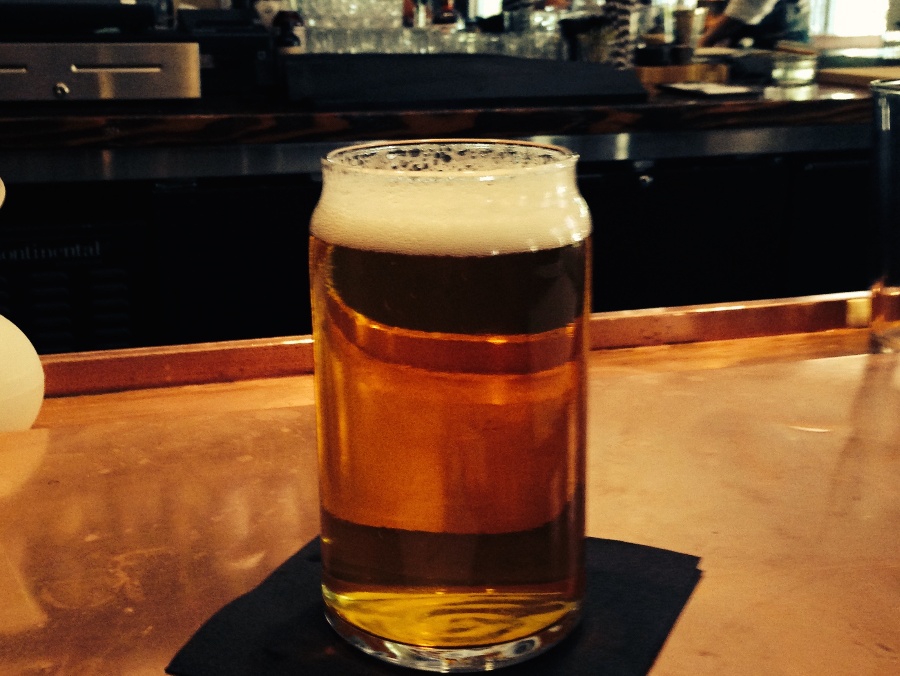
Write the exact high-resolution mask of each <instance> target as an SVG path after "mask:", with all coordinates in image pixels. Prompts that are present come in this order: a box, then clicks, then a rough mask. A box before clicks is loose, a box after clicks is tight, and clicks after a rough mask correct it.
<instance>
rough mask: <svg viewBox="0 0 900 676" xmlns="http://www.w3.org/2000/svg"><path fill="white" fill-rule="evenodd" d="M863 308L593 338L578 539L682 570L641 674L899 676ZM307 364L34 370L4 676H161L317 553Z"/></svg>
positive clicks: (887, 403)
mask: <svg viewBox="0 0 900 676" xmlns="http://www.w3.org/2000/svg"><path fill="white" fill-rule="evenodd" d="M866 303H867V297H866V295H865V294H843V295H838V296H827V297H816V298H806V299H793V300H785V301H772V302H756V303H748V304H731V305H727V306H725V305H723V306H699V307H691V308H675V309H668V310H665V309H660V310H651V311H637V312H626V313H615V314H610V315H595V316H594V317H593V322H592V343H593V347H594V348H595V349H593V350H592V352H591V356H590V373H589V377H590V382H589V388H590V415H591V417H590V429H589V486H588V522H587V523H588V532H589V534H590V535H593V536H598V537H604V538H612V539H620V540H626V541H630V542H635V543H641V544H647V545H652V546H655V547H662V548H666V549H671V550H675V551H680V552H685V553H689V554H693V555H696V556H699V557H701V562H700V567H701V568H702V570H703V571H704V576H703V579H702V580H701V582H700V583H699V585H698V586H697V588H696V589H695V591H694V593H693V595H692V597H691V598H690V600H689V602H688V604H687V605H686V607H685V608H684V610H683V612H682V614H681V616H680V619H679V621H678V623H677V624H676V626H675V627H674V629H673V631H672V632H671V634H670V635H669V638H668V640H667V642H666V644H665V646H664V647H663V649H662V652H661V653H660V655H659V658H658V659H657V661H656V663H655V665H654V667H653V669H652V672H651V673H652V674H653V675H654V676H657V675H675V674H692V675H694V674H716V675H719V674H748V675H750V674H752V675H754V676H756V675H758V674H767V675H779V674H785V675H787V674H816V675H817V676H824V675H829V674H835V675H841V676H843V675H846V674H854V675H858V676H863V675H865V676H875V675H883V676H888V675H893V674H897V673H900V491H898V486H900V415H898V410H900V359H898V357H896V356H891V355H870V354H868V353H867V345H868V343H867V330H866V328H865V323H866V321H867V320H866V317H865V313H866ZM310 352H311V349H310V341H309V339H308V338H305V337H297V338H290V339H284V340H272V341H246V342H241V343H229V344H208V345H194V346H190V347H183V348H177V347H173V348H167V349H137V350H126V351H119V352H108V353H83V354H69V355H55V356H51V357H46V358H45V359H44V362H45V370H46V373H47V379H48V393H49V396H48V398H47V399H46V401H45V403H44V407H43V409H42V411H41V414H40V417H39V418H38V421H37V423H36V425H35V426H34V428H33V429H31V430H29V431H26V432H15V433H4V434H0V675H2V676H21V675H23V674H75V675H78V676H89V675H95V674H97V675H99V674H103V675H110V674H117V675H118V674H122V675H126V674H127V675H133V676H138V675H140V676H143V675H149V674H161V673H162V671H163V668H164V666H165V665H166V664H167V662H168V660H169V659H170V658H171V656H172V655H173V654H174V652H175V651H176V650H177V649H178V648H179V647H180V646H181V645H182V644H183V643H184V642H185V641H186V640H187V639H188V637H190V636H191V635H192V634H193V632H195V631H196V630H197V629H198V628H199V627H200V625H201V624H202V623H203V622H204V621H205V620H206V619H207V618H208V617H209V616H210V615H211V614H212V613H213V612H214V611H216V610H217V609H218V608H220V607H221V606H222V605H224V604H225V603H227V602H228V601H230V600H231V599H233V598H234V597H236V596H237V595H239V594H241V593H243V592H245V591H247V590H249V589H250V588H251V587H253V586H254V585H256V584H257V583H259V582H260V581H261V580H263V579H264V578H265V577H266V576H267V575H268V574H269V573H270V572H271V571H272V570H273V569H274V568H275V567H276V566H277V565H279V564H280V563H281V562H282V561H284V560H285V559H286V558H287V557H289V556H290V555H291V554H292V553H293V552H295V551H296V550H297V549H298V548H299V547H300V546H301V545H303V544H304V543H305V542H306V541H308V540H309V539H310V538H312V537H314V536H315V535H316V533H317V532H318V513H317V493H316V465H315V444H314V442H315V426H314V408H313V388H312V376H311V375H310V373H309V371H310V362H311V359H310Z"/></svg>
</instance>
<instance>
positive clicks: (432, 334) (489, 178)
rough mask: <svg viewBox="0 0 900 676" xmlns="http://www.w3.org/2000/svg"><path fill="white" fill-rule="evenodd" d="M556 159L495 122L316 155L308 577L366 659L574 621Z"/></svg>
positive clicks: (549, 630)
mask: <svg viewBox="0 0 900 676" xmlns="http://www.w3.org/2000/svg"><path fill="white" fill-rule="evenodd" d="M576 161H577V155H575V154H574V153H572V152H570V151H569V150H566V149H564V148H560V147H556V146H549V145H539V144H533V143H526V142H518V141H503V140H423V141H410V142H398V143H386V144H366V145H358V146H353V147H349V148H343V149H340V150H336V151H334V152H332V153H330V154H329V155H328V156H327V157H326V158H325V159H324V160H323V164H322V169H323V186H322V195H321V198H320V200H319V202H318V204H317V206H316V209H315V212H314V213H313V217H312V222H311V226H310V231H311V238H310V278H311V287H312V303H313V337H314V342H315V381H316V405H317V434H318V449H319V450H318V452H319V487H320V500H321V519H322V523H321V529H322V531H321V542H322V564H323V579H322V591H323V597H324V601H325V608H326V615H327V618H328V620H329V622H330V623H331V625H332V626H333V627H334V628H335V630H336V631H337V632H338V633H339V634H340V635H342V636H343V637H344V638H346V639H347V640H348V641H349V642H350V643H352V644H353V645H355V646H357V647H358V648H360V649H362V650H363V651H365V652H367V653H369V654H371V655H374V656H376V657H379V658H382V659H384V660H387V661H390V662H394V663H397V664H401V665H404V666H410V667H414V668H418V669H422V670H426V671H439V672H444V673H446V672H454V671H482V670H490V669H493V668H495V667H498V666H503V665H505V664H511V663H514V662H518V661H521V660H524V659H527V658H529V657H530V656H533V655H536V654H538V653H539V652H542V651H543V650H545V649H546V648H548V647H549V646H551V645H553V644H554V643H556V642H558V641H559V640H560V639H561V638H563V637H564V636H565V635H566V634H567V633H568V632H569V631H570V630H571V629H572V627H573V626H574V625H575V624H576V622H577V621H578V617H579V614H580V609H581V603H582V597H583V587H584V570H583V547H584V472H585V470H584V467H585V457H584V456H585V422H586V421H585V415H586V404H585V398H586V397H585V394H586V384H585V382H586V381H585V354H586V353H585V350H586V338H585V337H586V333H587V323H586V322H587V316H588V312H589V307H590V298H589V283H588V280H589V278H590V265H591V242H590V234H591V221H590V216H589V213H588V209H587V207H586V205H585V202H584V200H583V199H582V197H581V195H580V194H579V192H578V188H577V185H576V181H575V164H576Z"/></svg>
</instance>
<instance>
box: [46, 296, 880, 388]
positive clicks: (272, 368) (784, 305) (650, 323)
mask: <svg viewBox="0 0 900 676" xmlns="http://www.w3.org/2000/svg"><path fill="white" fill-rule="evenodd" d="M870 314H871V302H870V295H869V293H868V292H865V291H863V292H849V293H838V294H827V295H819V296H807V297H802V298H786V299H774V300H762V301H749V302H743V303H720V304H711V305H692V306H684V307H672V308H653V309H646V310H628V311H621V312H600V313H594V314H593V315H591V318H590V325H589V331H590V348H591V350H608V351H611V350H620V349H629V348H638V347H650V346H663V345H679V344H688V343H702V342H711V341H728V340H739V339H743V338H757V337H763V336H783V335H788V334H819V333H823V332H829V331H835V330H840V329H864V328H866V327H867V326H868V323H869V319H870ZM860 344H861V343H860V341H859V340H855V341H853V342H852V343H851V345H852V349H853V350H856V351H858V349H859V345H860ZM41 361H42V363H43V366H44V374H45V382H46V385H45V392H46V396H48V397H66V396H76V395H84V394H99V393H104V392H117V391H124V390H137V389H150V388H157V387H172V386H177V385H198V384H205V383H216V382H235V381H240V380H252V379H258V378H277V377H284V376H296V375H304V374H310V373H312V370H313V350H312V338H311V337H310V336H292V337H282V338H262V339H254V340H239V341H228V342H221V343H198V344H193V345H173V346H165V347H147V348H131V349H123V350H105V351H97V352H73V353H66V354H54V355H45V356H43V357H41Z"/></svg>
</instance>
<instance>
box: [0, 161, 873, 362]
mask: <svg viewBox="0 0 900 676" xmlns="http://www.w3.org/2000/svg"><path fill="white" fill-rule="evenodd" d="M871 172H872V166H871V162H870V160H869V158H868V156H867V154H866V152H864V151H854V152H849V151H848V152H847V153H844V154H835V153H829V154H827V155H816V154H795V155H786V156H752V157H723V158H693V159H691V158H688V159H685V158H681V159H672V160H658V161H654V162H638V163H634V162H595V163H589V162H585V163H582V164H581V165H580V166H579V185H580V189H581V191H582V194H583V195H584V197H585V199H586V200H587V202H588V204H589V206H590V209H591V212H592V215H593V219H594V238H593V241H594V271H593V278H594V281H593V308H594V310H595V311H607V310H626V309H638V308H647V307H660V306H674V305H690V304H700V303H714V302H731V301H733V302H740V301H745V300H755V299H764V298H776V297H788V296H797V295H807V294H816V293H830V292H838V291H855V290H861V289H864V288H867V287H868V286H869V285H870V284H871V282H872V280H873V279H874V276H875V263H876V259H877V252H876V242H877V238H876V237H875V235H874V232H873V231H874V223H875V220H874V210H873V207H872V204H873V202H872V200H871V198H870V192H871V186H872V175H871ZM320 189H321V183H320V182H319V179H318V177H316V176H313V175H309V174H290V175H274V176H242V177H232V178H203V179H196V180H188V181H167V182H159V181H105V182H102V181H101V182H89V183H54V184H22V185H16V184H13V185H8V196H7V202H6V204H4V206H3V208H2V209H0V314H2V315H5V316H7V317H9V318H10V319H11V320H12V321H14V322H15V323H17V324H18V325H19V326H20V327H21V328H22V329H23V331H25V332H26V334H28V335H29V336H30V337H31V339H32V340H33V342H34V343H35V345H36V346H37V348H38V350H39V351H40V352H42V353H50V352H63V351H73V350H93V349H108V348H115V347H132V346H148V345H165V344H180V343H196V342H208V341H220V340H234V339H243V338H261V337H271V336H281V335H295V334H305V333H309V331H310V308H309V290H308V289H309V285H308V279H307V247H308V244H307V238H308V223H309V218H310V215H311V214H312V210H313V208H314V206H315V203H316V201H317V200H318V196H319V192H320Z"/></svg>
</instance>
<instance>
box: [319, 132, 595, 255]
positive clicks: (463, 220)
mask: <svg viewBox="0 0 900 676" xmlns="http://www.w3.org/2000/svg"><path fill="white" fill-rule="evenodd" d="M577 160H578V156H577V155H575V154H574V153H572V152H571V151H569V150H566V149H565V148H560V147H557V146H547V145H539V144H533V143H525V142H516V141H482V140H435V141H410V142H407V143H395V144H367V145H361V146H353V147H350V148H344V149H341V150H337V151H335V152H333V153H330V154H329V155H328V156H327V157H326V158H325V160H324V161H323V174H324V183H323V190H322V196H321V198H320V200H319V203H318V205H317V207H316V211H315V213H314V214H313V219H312V223H311V226H310V229H311V232H312V234H313V235H315V236H316V237H318V238H319V239H323V240H325V241H327V242H330V243H332V244H338V245H342V246H352V247H354V248H359V249H370V250H377V251H391V252H396V253H410V254H443V255H452V256H463V255H469V256H471V255H476V256H479V255H491V254H498V253H515V252H522V251H535V250H538V249H548V248H556V247H560V246H566V245H568V244H572V243H574V242H579V241H581V240H583V239H585V238H586V237H587V236H588V235H589V234H590V232H591V219H590V214H589V213H588V209H587V206H586V204H585V202H584V200H583V199H582V197H581V195H580V194H579V192H578V187H577V184H576V182H575V164H576V162H577Z"/></svg>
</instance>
